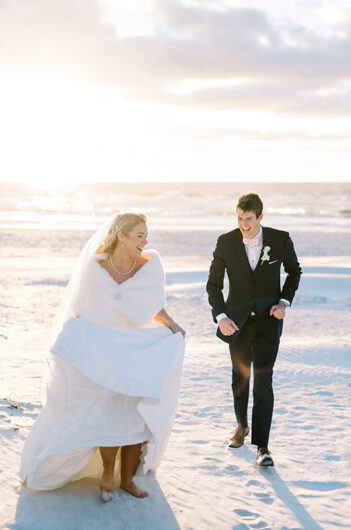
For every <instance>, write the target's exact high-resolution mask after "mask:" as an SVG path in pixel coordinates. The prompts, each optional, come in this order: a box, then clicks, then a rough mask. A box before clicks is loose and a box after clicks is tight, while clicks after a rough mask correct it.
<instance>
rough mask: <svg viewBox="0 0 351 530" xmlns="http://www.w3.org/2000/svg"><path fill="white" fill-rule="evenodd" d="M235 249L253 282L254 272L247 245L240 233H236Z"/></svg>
mask: <svg viewBox="0 0 351 530" xmlns="http://www.w3.org/2000/svg"><path fill="white" fill-rule="evenodd" d="M234 248H235V250H236V252H237V255H238V257H239V260H240V263H241V265H242V268H243V270H244V271H245V272H246V274H247V275H248V276H249V278H250V280H251V281H252V280H253V271H252V269H251V267H250V263H249V260H248V259H247V255H246V250H245V245H244V243H243V239H242V235H241V232H240V231H238V232H236V234H235V239H234Z"/></svg>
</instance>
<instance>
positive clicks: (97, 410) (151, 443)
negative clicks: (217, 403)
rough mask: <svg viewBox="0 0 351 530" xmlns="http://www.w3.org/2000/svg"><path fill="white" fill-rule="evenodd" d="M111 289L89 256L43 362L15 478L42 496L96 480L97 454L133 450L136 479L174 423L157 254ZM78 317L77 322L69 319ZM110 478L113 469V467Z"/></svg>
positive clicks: (173, 358)
mask: <svg viewBox="0 0 351 530" xmlns="http://www.w3.org/2000/svg"><path fill="white" fill-rule="evenodd" d="M143 256H144V257H148V258H149V260H148V261H147V262H146V264H145V265H144V266H143V267H142V268H141V269H139V270H138V271H137V272H136V273H135V274H134V276H132V277H131V278H129V279H127V280H125V281H124V282H123V283H121V284H118V283H117V282H116V281H115V280H114V279H113V278H112V276H111V275H110V274H109V273H108V272H107V270H105V269H104V268H103V267H102V266H101V265H100V263H99V261H101V260H103V259H106V257H107V255H106V254H95V255H93V256H92V257H91V258H90V259H89V260H88V263H87V266H86V267H85V268H84V270H83V273H82V278H81V279H80V282H79V289H78V290H77V292H76V293H75V296H74V299H73V308H74V314H75V315H76V317H74V316H71V317H70V318H68V320H67V321H66V322H65V323H64V325H63V329H62V331H61V332H60V333H59V335H58V337H57V339H56V341H55V344H54V345H53V346H52V348H51V354H50V356H49V359H48V377H47V384H46V403H45V405H44V407H43V409H42V411H41V412H40V414H39V416H38V418H37V420H36V422H35V424H34V426H33V428H32V430H31V432H30V434H29V437H28V439H27V441H26V444H25V447H24V450H23V454H22V460H21V468H20V477H21V480H22V481H26V482H27V485H28V487H30V488H32V489H36V490H48V489H54V488H58V487H60V486H63V485H64V484H66V483H67V482H69V481H73V480H78V479H80V478H83V477H87V476H97V475H99V474H101V472H102V460H101V456H100V453H99V450H98V447H99V446H107V447H112V446H122V445H131V444H136V443H140V442H145V441H146V442H147V443H146V444H145V445H143V456H142V460H141V463H140V466H139V472H143V473H146V472H147V471H148V470H150V469H155V468H156V467H157V466H158V464H159V462H160V460H161V457H162V454H163V451H164V449H165V446H166V444H167V440H168V436H169V433H170V430H171V427H172V423H173V419H174V416H175V409H176V404H177V398H178V391H179V384H180V375H181V367H182V361H183V354H184V339H183V336H182V335H181V333H179V332H178V333H176V334H173V333H172V332H171V331H170V330H169V329H168V328H166V327H164V326H160V325H157V324H155V322H153V320H152V319H153V316H154V315H155V314H157V313H158V312H159V311H160V310H161V309H162V308H163V307H164V302H165V295H164V270H163V266H162V263H161V260H160V257H159V255H158V253H157V252H156V251H155V250H148V251H145V252H143ZM77 317H79V318H77ZM116 473H118V466H116Z"/></svg>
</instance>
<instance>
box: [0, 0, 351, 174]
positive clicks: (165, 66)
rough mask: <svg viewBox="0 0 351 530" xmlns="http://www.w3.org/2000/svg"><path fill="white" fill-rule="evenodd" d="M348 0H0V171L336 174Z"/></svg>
mask: <svg viewBox="0 0 351 530" xmlns="http://www.w3.org/2000/svg"><path fill="white" fill-rule="evenodd" d="M350 96H351V4H350V2H349V0H332V1H331V0H329V1H325V0H284V1H281V0H246V1H244V0H183V1H181V0H128V2H125V0H57V1H55V2H48V1H47V0H17V1H16V2H13V1H12V0H0V142H1V144H0V145H1V156H0V180H1V181H9V180H17V181H27V182H34V183H43V184H44V183H45V184H47V183H59V182H65V181H69V182H74V181H78V182H79V181H105V182H106V181H113V182H118V181H126V180H131V181H195V182H196V181H198V182H201V181H215V182H224V181H255V182H257V181H277V182H284V181H293V182H294V181H297V182H299V181H312V182H313V181H333V182H335V181H340V182H342V181H347V182H350V181H351V170H350V168H351V149H350V147H351V140H350V138H351V97H350Z"/></svg>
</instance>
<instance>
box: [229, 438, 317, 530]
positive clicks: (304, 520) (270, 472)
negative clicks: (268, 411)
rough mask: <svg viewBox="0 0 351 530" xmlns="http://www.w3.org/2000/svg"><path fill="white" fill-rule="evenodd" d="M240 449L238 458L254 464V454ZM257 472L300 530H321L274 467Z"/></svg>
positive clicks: (244, 447)
mask: <svg viewBox="0 0 351 530" xmlns="http://www.w3.org/2000/svg"><path fill="white" fill-rule="evenodd" d="M242 449H243V450H242V451H241V454H240V456H241V457H243V458H245V460H247V462H249V463H251V464H252V463H253V462H255V458H256V452H255V451H252V450H250V449H249V448H248V447H247V446H243V448H242ZM238 456H239V453H238ZM254 465H255V464H254ZM257 470H258V472H259V473H260V475H261V477H262V478H263V479H265V480H267V481H268V482H270V484H271V486H272V488H273V490H274V491H275V494H276V496H277V497H278V498H279V499H280V500H281V501H282V502H283V503H284V504H285V505H286V507H287V508H289V510H291V512H292V513H293V514H294V516H295V517H296V519H297V521H298V522H299V523H300V525H301V527H302V528H306V529H308V530H323V528H322V527H321V526H320V525H319V524H318V523H317V522H316V521H315V520H314V519H313V517H312V516H311V515H310V514H309V513H308V511H307V510H306V508H305V507H304V506H303V505H302V504H301V502H300V501H299V500H298V499H297V498H296V497H295V495H294V494H293V493H291V491H290V490H289V488H288V487H287V485H286V484H285V482H284V481H283V480H282V478H281V477H280V475H279V474H278V473H277V470H276V468H275V467H267V468H265V467H258V466H257Z"/></svg>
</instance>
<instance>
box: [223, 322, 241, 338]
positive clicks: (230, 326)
mask: <svg viewBox="0 0 351 530" xmlns="http://www.w3.org/2000/svg"><path fill="white" fill-rule="evenodd" d="M218 325H219V329H220V330H221V333H222V334H223V335H225V336H227V337H229V336H230V335H234V333H235V332H236V331H239V328H238V326H237V325H236V324H235V322H233V321H232V320H231V319H230V318H226V317H225V318H221V320H220V321H219V322H218Z"/></svg>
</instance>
